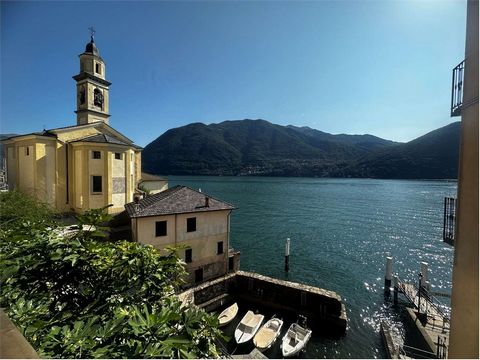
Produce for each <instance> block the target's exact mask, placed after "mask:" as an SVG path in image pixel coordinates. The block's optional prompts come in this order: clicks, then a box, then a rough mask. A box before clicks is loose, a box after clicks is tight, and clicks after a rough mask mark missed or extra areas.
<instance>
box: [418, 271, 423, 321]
mask: <svg viewBox="0 0 480 360" xmlns="http://www.w3.org/2000/svg"><path fill="white" fill-rule="evenodd" d="M422 278H423V274H422V273H419V274H418V313H419V314H420V297H421V295H422Z"/></svg>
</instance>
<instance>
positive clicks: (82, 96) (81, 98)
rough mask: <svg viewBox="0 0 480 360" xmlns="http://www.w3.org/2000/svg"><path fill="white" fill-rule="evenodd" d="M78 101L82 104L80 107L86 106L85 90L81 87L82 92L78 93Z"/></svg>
mask: <svg viewBox="0 0 480 360" xmlns="http://www.w3.org/2000/svg"><path fill="white" fill-rule="evenodd" d="M78 101H79V102H80V105H83V104H85V88H84V87H81V88H80V91H79V93H78Z"/></svg>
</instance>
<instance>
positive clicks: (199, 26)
mask: <svg viewBox="0 0 480 360" xmlns="http://www.w3.org/2000/svg"><path fill="white" fill-rule="evenodd" d="M0 6H1V25H0V30H1V34H0V36H1V37H0V39H1V53H0V60H1V63H0V69H1V74H0V75H1V79H0V84H1V93H0V105H1V107H0V116H1V118H0V120H1V122H0V133H18V134H21V133H28V132H33V131H39V130H42V129H43V128H47V129H49V128H55V127H62V126H69V125H74V124H76V115H75V113H74V111H75V110H76V108H75V107H76V95H75V91H76V86H75V81H74V80H73V79H72V76H74V75H76V74H78V72H79V58H78V55H79V54H80V53H82V52H83V51H84V49H85V45H86V44H87V43H88V42H89V40H90V33H89V30H88V28H89V27H91V26H93V27H94V28H95V30H96V34H95V42H96V44H97V46H98V48H99V50H100V55H101V56H102V58H103V59H104V60H105V63H106V78H107V80H109V81H111V82H112V85H111V87H110V114H111V118H110V125H111V126H113V127H114V128H116V129H117V130H119V131H120V132H122V133H123V134H125V135H127V136H128V137H129V138H131V139H132V140H134V141H135V143H137V144H138V145H140V146H145V145H146V144H148V143H149V142H151V141H153V140H154V139H156V138H157V137H158V136H160V135H161V134H163V133H164V132H165V131H167V130H168V129H171V128H175V127H179V126H183V125H186V124H189V123H193V122H203V123H206V124H209V123H218V122H221V121H224V120H237V119H265V120H268V121H270V122H272V123H276V124H280V125H288V124H292V125H297V126H309V127H311V128H315V129H318V130H321V131H325V132H329V133H334V134H338V133H346V134H366V133H368V134H372V135H376V136H380V137H382V138H386V139H389V140H395V141H410V140H412V139H414V138H416V137H418V136H421V135H423V134H425V133H427V132H429V131H432V130H434V129H436V128H439V127H442V126H444V125H447V124H449V123H451V122H453V121H456V120H459V118H450V96H451V76H452V69H453V67H455V66H456V65H457V64H458V63H459V62H461V61H462V60H463V58H464V49H465V20H466V1H461V0H455V1H441V0H440V1H433V0H432V1H430V0H429V1H427V0H411V1H392V0H388V1H387V0H383V1H373V0H370V1H368V0H365V1H360V0H358V1H348V0H344V1H341V0H337V1H295V2H290V1H242V2H240V1H208V2H207V1H195V2H187V1H182V2H179V1H175V2H167V1H139V2H129V1H105V2H86V1H79V2H74V1H73V2H72V1H70V2H42V1H39V2H20V1H14V2H6V1H2V2H1V5H0Z"/></svg>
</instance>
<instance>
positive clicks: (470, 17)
mask: <svg viewBox="0 0 480 360" xmlns="http://www.w3.org/2000/svg"><path fill="white" fill-rule="evenodd" d="M478 25H479V24H478V1H468V3H467V38H466V44H465V80H464V88H463V103H464V105H463V106H462V123H461V125H462V126H461V140H460V159H459V160H460V162H459V172H458V205H457V209H458V210H457V224H456V234H455V244H454V247H455V254H454V262H453V274H452V317H451V323H450V324H451V330H450V339H449V344H450V345H449V357H452V358H478V356H479V351H478V346H479V343H478V339H479V332H478V319H479V313H478V291H479V289H478V281H479V278H478V266H479V263H478V252H479V249H478V241H479V239H478V230H479V225H478V219H479V213H478V195H479V193H478V175H479V168H478V164H479V163H478V161H479V157H478V150H479V149H478V131H479V128H478V119H479V117H478V115H479V114H478V76H479V72H478V60H479V59H478V41H479V38H478ZM475 99H476V100H475Z"/></svg>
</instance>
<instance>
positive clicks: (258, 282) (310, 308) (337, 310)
mask: <svg viewBox="0 0 480 360" xmlns="http://www.w3.org/2000/svg"><path fill="white" fill-rule="evenodd" d="M192 292H193V294H194V295H193V302H194V304H195V305H202V304H206V303H211V301H212V300H213V299H215V298H219V299H220V298H222V295H224V294H229V295H231V296H232V298H233V299H234V300H233V301H239V300H243V301H246V302H249V303H257V304H259V305H261V306H265V307H268V308H272V309H277V310H278V311H279V312H281V313H285V314H293V315H297V314H303V315H306V316H307V318H308V324H309V326H310V327H312V328H317V329H327V330H328V332H329V334H331V335H337V336H338V335H343V334H345V331H346V326H347V316H346V311H345V306H344V305H343V303H342V299H341V297H340V296H339V295H338V294H336V293H335V292H333V291H328V290H324V289H320V288H316V287H313V286H307V285H302V284H299V283H293V282H289V281H283V280H278V279H273V278H270V277H267V276H263V275H259V274H255V273H249V272H244V271H238V272H236V273H233V274H229V275H227V276H225V277H222V278H220V279H217V280H213V281H211V282H207V283H205V284H202V285H200V286H198V287H195V288H193V289H190V290H188V291H187V292H186V294H187V295H188V296H186V298H191V293H192ZM180 296H182V294H180Z"/></svg>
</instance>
